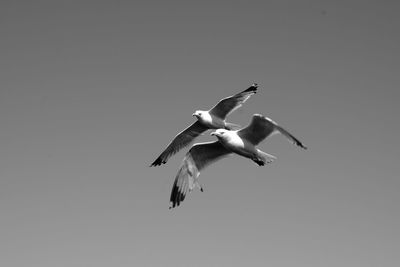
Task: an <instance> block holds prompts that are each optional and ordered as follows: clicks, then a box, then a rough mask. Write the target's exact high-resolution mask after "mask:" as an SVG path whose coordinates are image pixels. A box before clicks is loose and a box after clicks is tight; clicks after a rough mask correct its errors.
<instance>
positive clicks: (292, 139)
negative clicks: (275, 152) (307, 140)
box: [276, 125, 307, 149]
mask: <svg viewBox="0 0 400 267" xmlns="http://www.w3.org/2000/svg"><path fill="white" fill-rule="evenodd" d="M276 129H277V130H278V131H279V132H280V133H281V134H282V135H283V136H285V137H286V138H287V139H289V141H292V142H293V144H295V145H296V146H299V147H301V148H303V149H307V147H306V146H305V145H303V143H302V142H300V141H299V140H298V139H297V138H296V137H294V136H293V135H292V134H291V133H289V132H288V131H286V130H285V129H284V128H282V127H281V126H279V125H276Z"/></svg>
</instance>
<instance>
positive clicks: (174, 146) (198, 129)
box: [150, 121, 208, 166]
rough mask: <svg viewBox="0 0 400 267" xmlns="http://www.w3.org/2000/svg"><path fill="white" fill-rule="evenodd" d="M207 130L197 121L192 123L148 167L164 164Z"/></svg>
mask: <svg viewBox="0 0 400 267" xmlns="http://www.w3.org/2000/svg"><path fill="white" fill-rule="evenodd" d="M206 130H208V129H207V128H206V127H205V126H203V125H202V124H201V123H200V122H199V121H196V122H194V123H193V124H192V125H190V126H189V127H187V128H186V129H185V130H183V131H182V132H180V133H179V134H177V135H176V136H175V138H174V140H172V141H171V143H170V144H169V145H168V146H167V148H166V149H165V150H164V151H163V152H162V153H161V155H160V156H159V157H158V158H157V159H156V160H155V161H154V162H153V163H152V164H151V165H150V166H158V165H161V164H165V163H166V162H167V161H168V159H169V158H170V157H171V156H173V155H174V154H175V153H177V152H178V151H179V150H181V149H182V148H183V147H185V146H187V145H189V144H190V143H191V142H192V141H193V140H194V139H195V138H196V137H197V136H199V135H200V134H202V133H203V132H205V131H206Z"/></svg>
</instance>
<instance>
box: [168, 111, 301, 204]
mask: <svg viewBox="0 0 400 267" xmlns="http://www.w3.org/2000/svg"><path fill="white" fill-rule="evenodd" d="M274 133H281V134H283V135H284V136H285V137H286V138H288V139H289V140H290V141H292V142H293V143H294V144H296V145H297V146H299V147H302V148H303V149H307V148H306V147H305V146H304V145H303V144H302V143H301V142H300V141H299V140H298V139H296V138H295V137H294V136H293V135H291V134H290V133H289V132H288V131H286V130H285V129H283V128H282V127H281V126H279V125H278V124H276V123H275V122H274V121H272V120H271V119H269V118H266V117H264V116H262V115H259V114H255V115H253V119H252V121H251V123H250V124H249V125H248V126H247V127H245V128H242V129H240V130H227V129H217V130H216V131H215V132H212V133H211V135H214V136H216V137H217V138H218V141H215V142H210V143H199V144H195V145H193V146H192V148H191V149H190V150H189V152H188V153H186V156H185V158H184V159H183V162H182V165H181V167H180V169H179V171H178V174H177V175H176V177H175V182H174V185H173V187H172V192H171V197H170V201H171V202H172V208H173V207H175V206H179V204H180V202H182V201H183V200H184V199H185V196H186V194H187V193H188V192H190V191H192V190H193V189H194V188H195V187H196V186H198V187H199V188H201V189H202V187H201V186H200V184H199V183H198V177H199V175H200V171H201V170H202V169H203V168H205V167H206V166H208V165H209V164H211V163H213V162H215V161H217V160H219V159H221V158H223V157H225V156H228V155H230V154H232V153H234V154H238V155H240V156H242V157H245V158H249V159H251V160H252V161H254V162H255V163H256V164H257V165H259V166H263V165H265V164H266V163H270V162H272V161H273V160H274V159H276V157H275V156H273V155H270V154H267V153H265V152H263V151H261V150H260V149H258V148H257V147H256V146H257V145H258V144H259V143H260V142H261V141H262V140H264V139H265V138H267V137H269V136H271V135H273V134H274Z"/></svg>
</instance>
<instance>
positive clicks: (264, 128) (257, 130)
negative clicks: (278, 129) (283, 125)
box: [237, 114, 275, 145]
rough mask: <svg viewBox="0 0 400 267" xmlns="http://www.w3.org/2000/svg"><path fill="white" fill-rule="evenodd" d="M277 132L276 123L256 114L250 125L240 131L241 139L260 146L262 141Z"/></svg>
mask: <svg viewBox="0 0 400 267" xmlns="http://www.w3.org/2000/svg"><path fill="white" fill-rule="evenodd" d="M274 130H275V122H273V121H272V120H270V119H268V118H266V117H264V116H262V115H260V114H254V115H253V118H252V120H251V122H250V124H249V125H248V126H247V127H245V128H243V129H240V130H239V131H238V133H237V134H238V135H239V136H240V138H243V139H246V140H247V141H249V142H250V143H251V144H253V145H258V144H259V143H260V142H261V141H262V140H264V139H265V138H267V137H268V136H269V135H271V134H272V133H273V132H274Z"/></svg>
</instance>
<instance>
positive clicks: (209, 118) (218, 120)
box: [150, 83, 258, 166]
mask: <svg viewBox="0 0 400 267" xmlns="http://www.w3.org/2000/svg"><path fill="white" fill-rule="evenodd" d="M257 88H258V85H257V84H256V83H254V84H252V85H251V86H250V87H249V88H247V89H246V90H244V91H242V92H240V93H237V94H235V95H233V96H229V97H226V98H224V99H221V100H220V101H219V102H218V103H217V104H216V105H215V106H214V107H213V108H211V109H210V110H206V111H205V110H196V111H195V112H194V113H193V114H192V115H193V116H195V117H196V118H197V121H195V122H194V123H193V124H192V125H190V126H189V127H187V128H186V129H185V130H183V131H182V132H180V133H178V134H177V135H176V136H175V138H174V139H173V140H172V141H171V143H170V144H169V145H168V146H167V147H166V148H165V150H164V151H163V152H162V153H161V155H160V156H159V157H158V158H157V159H156V160H155V161H154V162H153V163H152V164H151V165H150V166H158V165H161V164H165V163H166V162H167V161H168V159H169V158H170V157H172V156H173V155H174V154H176V153H177V152H178V151H179V150H181V149H182V148H184V147H185V146H188V145H189V144H190V143H192V142H193V140H194V139H195V138H196V137H197V136H199V135H201V134H203V133H204V132H205V131H207V130H209V129H220V128H221V129H227V130H232V129H234V128H235V127H238V125H235V124H233V123H229V122H226V121H225V119H226V117H227V116H228V115H229V114H230V113H232V112H233V111H234V110H236V109H238V108H240V107H241V106H242V105H243V103H244V102H246V100H247V99H249V98H250V96H252V95H253V94H255V93H256V92H257Z"/></svg>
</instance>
